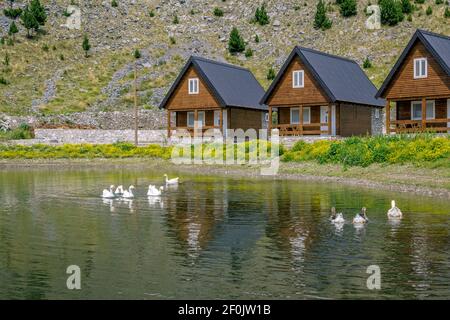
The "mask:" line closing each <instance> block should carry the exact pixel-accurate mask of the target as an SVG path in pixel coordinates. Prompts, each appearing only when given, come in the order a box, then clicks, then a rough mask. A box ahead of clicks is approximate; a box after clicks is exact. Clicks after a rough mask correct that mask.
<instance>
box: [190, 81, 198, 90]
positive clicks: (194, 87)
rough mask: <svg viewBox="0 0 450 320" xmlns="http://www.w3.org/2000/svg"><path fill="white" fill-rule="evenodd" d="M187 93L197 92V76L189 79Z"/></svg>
mask: <svg viewBox="0 0 450 320" xmlns="http://www.w3.org/2000/svg"><path fill="white" fill-rule="evenodd" d="M189 94H198V78H192V79H189Z"/></svg>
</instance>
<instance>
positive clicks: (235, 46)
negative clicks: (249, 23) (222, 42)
mask: <svg viewBox="0 0 450 320" xmlns="http://www.w3.org/2000/svg"><path fill="white" fill-rule="evenodd" d="M244 50H245V42H244V39H243V38H242V37H241V35H240V34H239V30H238V29H237V28H236V27H233V29H232V30H231V33H230V40H228V51H229V52H230V53H231V54H235V53H238V52H243V51H244Z"/></svg>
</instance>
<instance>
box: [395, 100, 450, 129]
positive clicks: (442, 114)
mask: <svg viewBox="0 0 450 320" xmlns="http://www.w3.org/2000/svg"><path fill="white" fill-rule="evenodd" d="M412 101H417V100H405V101H397V108H396V116H397V120H411V102H412ZM434 105H435V114H434V115H435V119H446V118H447V99H436V100H434ZM427 126H428V127H436V126H442V124H432V123H430V124H428V125H427Z"/></svg>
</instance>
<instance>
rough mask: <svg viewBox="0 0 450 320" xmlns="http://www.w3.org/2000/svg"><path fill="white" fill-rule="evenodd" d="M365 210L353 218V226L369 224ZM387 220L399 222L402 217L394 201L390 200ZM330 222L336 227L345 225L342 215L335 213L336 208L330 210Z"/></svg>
mask: <svg viewBox="0 0 450 320" xmlns="http://www.w3.org/2000/svg"><path fill="white" fill-rule="evenodd" d="M366 211H367V209H366V208H365V207H363V208H362V209H361V212H358V213H357V214H356V216H355V217H354V218H353V221H352V222H353V224H354V225H364V224H366V223H367V222H369V218H367V214H366ZM387 216H388V219H392V220H399V219H401V218H402V217H403V214H402V211H401V210H400V209H399V208H397V206H396V205H395V201H394V200H392V202H391V208H390V209H389V210H388V212H387ZM330 220H331V222H332V223H334V224H336V225H342V224H344V223H345V219H344V215H343V214H342V213H336V208H335V207H333V208H331V217H330Z"/></svg>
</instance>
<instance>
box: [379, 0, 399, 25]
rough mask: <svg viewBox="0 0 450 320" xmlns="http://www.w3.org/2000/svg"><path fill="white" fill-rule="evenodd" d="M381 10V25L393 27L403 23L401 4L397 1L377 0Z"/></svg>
mask: <svg viewBox="0 0 450 320" xmlns="http://www.w3.org/2000/svg"><path fill="white" fill-rule="evenodd" d="M378 4H379V6H380V10H381V23H382V24H384V25H388V26H395V25H397V24H398V23H399V22H401V21H403V19H404V15H403V9H402V4H401V3H400V1H398V0H379V1H378Z"/></svg>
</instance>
